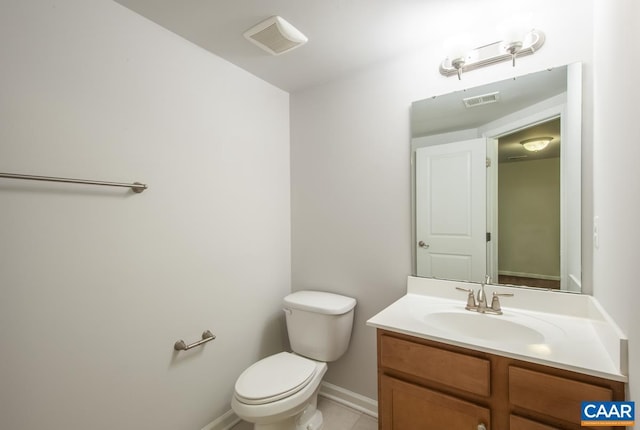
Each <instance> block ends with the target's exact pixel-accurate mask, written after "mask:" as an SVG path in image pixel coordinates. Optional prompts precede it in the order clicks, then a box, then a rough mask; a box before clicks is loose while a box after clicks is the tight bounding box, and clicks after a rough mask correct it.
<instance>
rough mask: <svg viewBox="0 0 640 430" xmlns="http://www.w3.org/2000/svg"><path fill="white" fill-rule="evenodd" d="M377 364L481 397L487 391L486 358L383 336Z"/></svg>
mask: <svg viewBox="0 0 640 430" xmlns="http://www.w3.org/2000/svg"><path fill="white" fill-rule="evenodd" d="M379 346H380V364H381V366H382V367H386V368H390V369H395V370H398V371H400V372H403V373H407V374H410V375H414V376H417V377H419V378H423V379H427V380H430V381H434V382H437V383H441V384H445V385H448V386H450V387H452V388H456V389H459V390H464V391H468V392H470V393H473V394H478V395H481V396H489V395H490V394H491V389H490V388H491V383H490V372H491V364H490V362H489V360H485V359H482V358H477V357H473V356H470V355H465V354H460V353H457V352H451V351H447V350H444V349H439V348H434V347H431V346H427V345H421V344H418V343H414V342H409V341H405V340H402V339H397V338H395V337H391V336H386V335H383V336H381V337H380V345H379Z"/></svg>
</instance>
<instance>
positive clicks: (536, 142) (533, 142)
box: [520, 137, 553, 152]
mask: <svg viewBox="0 0 640 430" xmlns="http://www.w3.org/2000/svg"><path fill="white" fill-rule="evenodd" d="M552 140H553V138H552V137H535V138H533V139H526V140H523V141H522V142H520V144H521V145H522V146H523V147H524V149H526V150H527V151H531V152H538V151H542V150H543V149H544V148H546V147H547V146H548V145H549V143H551V141H552Z"/></svg>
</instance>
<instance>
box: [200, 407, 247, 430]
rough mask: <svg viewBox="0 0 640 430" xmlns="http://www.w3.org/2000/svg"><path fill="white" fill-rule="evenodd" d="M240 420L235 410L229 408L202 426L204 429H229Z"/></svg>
mask: <svg viewBox="0 0 640 430" xmlns="http://www.w3.org/2000/svg"><path fill="white" fill-rule="evenodd" d="M239 422H240V418H239V417H238V416H237V415H236V414H235V413H234V412H233V410H229V411H227V413H225V414H224V415H222V416H221V417H219V418H217V419H215V420H213V421H211V422H210V423H209V424H207V425H206V426H204V427H202V430H229V429H231V428H232V427H233V426H235V425H236V424H238V423H239Z"/></svg>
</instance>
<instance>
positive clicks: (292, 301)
mask: <svg viewBox="0 0 640 430" xmlns="http://www.w3.org/2000/svg"><path fill="white" fill-rule="evenodd" d="M284 306H285V308H284V311H285V315H286V319H287V332H288V334H289V342H290V343H291V349H292V350H293V351H294V352H295V353H297V354H300V355H303V356H305V357H308V358H311V359H314V360H318V361H334V360H337V359H338V358H340V357H341V356H342V354H344V353H345V351H346V350H347V347H348V346H349V340H350V339H351V328H352V327H353V308H354V307H355V306H356V299H354V298H351V297H346V296H341V295H339V294H333V293H326V292H323V291H296V292H295V293H292V294H289V295H288V296H286V297H285V298H284Z"/></svg>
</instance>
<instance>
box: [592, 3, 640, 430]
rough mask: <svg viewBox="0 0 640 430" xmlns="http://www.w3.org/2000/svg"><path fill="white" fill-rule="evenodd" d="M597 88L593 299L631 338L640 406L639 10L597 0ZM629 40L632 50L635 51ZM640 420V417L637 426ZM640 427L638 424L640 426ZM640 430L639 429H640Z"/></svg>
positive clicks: (633, 385) (632, 388) (635, 391)
mask: <svg viewBox="0 0 640 430" xmlns="http://www.w3.org/2000/svg"><path fill="white" fill-rule="evenodd" d="M594 16H595V25H594V34H595V35H596V36H595V45H594V46H595V52H594V61H595V76H594V79H595V84H594V139H593V142H594V145H593V146H594V148H593V155H594V181H593V182H594V214H595V216H597V217H598V218H599V223H598V230H599V238H600V239H599V246H598V247H597V248H596V250H595V251H594V261H593V263H594V265H593V266H594V270H593V271H594V276H593V277H594V295H595V297H597V298H598V300H599V301H600V302H601V303H602V304H603V305H604V307H605V308H606V309H607V310H608V311H609V313H610V314H611V315H613V317H614V318H615V319H616V321H617V322H618V324H619V325H620V326H621V328H622V329H623V331H624V332H625V333H626V334H627V336H628V337H629V365H630V369H629V376H630V384H629V388H630V394H631V399H632V400H635V401H636V403H637V402H639V401H640V316H639V315H640V313H639V312H638V303H640V288H639V285H638V269H637V268H638V260H639V257H640V253H639V252H638V244H639V243H640V229H639V228H638V219H639V215H640V200H639V196H640V169H638V160H640V145H638V136H639V135H640V127H638V109H637V103H636V100H638V98H639V97H640V87H639V86H638V84H637V79H638V78H637V71H638V68H639V67H640V52H639V50H638V47H637V41H638V40H640V29H638V25H637V20H638V18H640V4H639V3H638V2H637V1H635V0H619V1H616V2H609V1H606V0H596V2H595V9H594ZM629 41H632V42H631V45H629ZM638 419H640V416H639V415H638V414H637V413H636V420H638ZM636 423H637V421H636ZM636 427H637V428H640V426H639V425H638V424H636Z"/></svg>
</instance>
